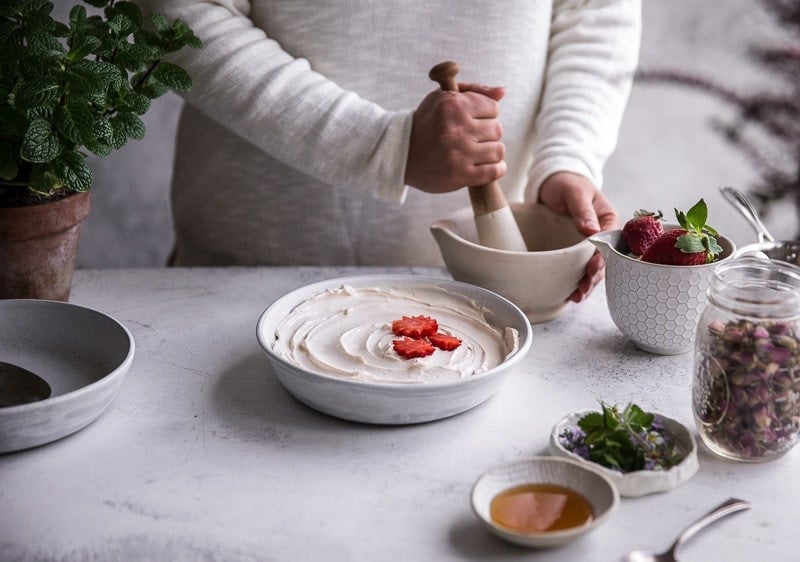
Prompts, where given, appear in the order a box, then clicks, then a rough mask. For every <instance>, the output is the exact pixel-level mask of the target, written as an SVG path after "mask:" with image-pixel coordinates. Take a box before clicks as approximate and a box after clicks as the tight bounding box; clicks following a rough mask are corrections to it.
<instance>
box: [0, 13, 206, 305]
mask: <svg viewBox="0 0 800 562" xmlns="http://www.w3.org/2000/svg"><path fill="white" fill-rule="evenodd" d="M83 2H84V4H87V5H89V7H90V9H89V10H87V8H86V6H84V5H81V4H76V5H75V6H73V7H72V9H71V10H70V12H69V21H67V22H60V21H56V20H55V19H54V18H53V17H52V15H51V13H52V11H53V4H52V3H51V2H49V1H47V0H0V264H2V267H0V298H47V299H54V300H67V299H68V298H69V289H70V284H71V280H72V271H73V269H74V263H75V256H76V253H77V242H78V237H79V232H80V224H81V222H82V221H83V220H84V219H85V217H86V216H87V215H88V213H89V210H90V198H89V190H90V188H91V186H92V171H91V168H90V166H89V164H88V161H87V158H88V155H89V153H93V154H96V155H97V156H100V157H106V156H108V155H109V154H111V152H112V151H114V150H117V149H119V148H121V147H122V146H124V145H125V144H126V143H127V142H128V140H130V139H141V138H143V137H144V134H145V126H144V123H143V122H142V120H141V118H140V116H141V115H144V114H145V113H146V112H147V111H148V109H149V108H150V102H151V100H153V99H155V98H157V97H159V96H161V95H163V94H165V93H167V92H168V91H170V90H175V91H182V92H185V91H188V90H189V89H190V88H191V86H192V82H191V78H190V77H189V75H188V74H187V73H186V72H185V71H184V70H183V69H182V68H180V67H179V66H177V65H175V64H172V63H169V62H165V61H164V60H163V59H164V57H165V56H166V55H167V54H169V53H172V52H175V51H178V50H180V49H183V48H184V47H187V46H188V47H192V48H199V47H201V43H200V40H199V39H198V38H197V37H196V36H195V35H194V34H193V32H192V30H191V29H189V27H188V26H187V25H186V24H185V23H184V22H182V21H180V20H176V21H174V22H169V21H167V20H166V19H165V18H164V17H163V16H161V15H159V14H157V13H152V14H150V15H149V17H148V18H145V17H144V16H143V14H142V12H141V11H140V9H139V8H138V7H137V6H136V5H135V4H133V3H132V2H126V1H116V0H83ZM92 8H95V10H92ZM148 20H149V21H148Z"/></svg>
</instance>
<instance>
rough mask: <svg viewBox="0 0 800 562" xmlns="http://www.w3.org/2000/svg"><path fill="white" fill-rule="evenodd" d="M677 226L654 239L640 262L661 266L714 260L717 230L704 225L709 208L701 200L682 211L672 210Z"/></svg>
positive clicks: (719, 250)
mask: <svg viewBox="0 0 800 562" xmlns="http://www.w3.org/2000/svg"><path fill="white" fill-rule="evenodd" d="M675 218H677V219H678V224H679V225H680V226H681V227H680V228H676V229H674V230H668V231H667V232H665V233H664V234H662V235H661V236H659V237H658V238H657V239H656V241H655V242H653V243H652V244H651V245H650V247H649V248H648V249H647V251H646V252H645V253H644V255H643V256H642V261H646V262H650V263H660V264H664V265H702V264H704V263H710V262H713V261H714V260H716V259H717V255H718V254H719V253H720V252H722V248H721V247H720V245H719V244H717V239H716V238H715V237H716V236H719V233H718V232H717V231H716V230H714V229H713V228H712V227H710V226H708V225H707V224H706V219H707V218H708V207H707V206H706V202H705V201H704V200H702V199H700V201H698V202H697V203H696V204H695V205H694V207H692V208H691V209H689V210H688V211H687V212H686V213H685V214H684V213H682V212H681V211H679V210H678V209H675Z"/></svg>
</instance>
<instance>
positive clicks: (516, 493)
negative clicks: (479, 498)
mask: <svg viewBox="0 0 800 562" xmlns="http://www.w3.org/2000/svg"><path fill="white" fill-rule="evenodd" d="M490 513H491V516H492V520H493V521H494V522H495V523H497V524H499V525H501V526H503V527H506V528H508V529H511V530H513V531H519V532H522V533H541V532H546V531H558V530H562V529H569V528H572V527H580V526H581V525H585V524H587V523H589V522H590V521H591V520H592V519H593V518H594V511H593V510H592V506H591V504H590V503H589V501H588V500H587V499H586V498H585V497H583V495H581V494H579V493H578V492H576V491H575V490H572V489H570V488H567V487H565V486H559V485H557V484H523V485H521V486H514V487H513V488H509V489H508V490H505V491H503V492H500V493H499V494H497V495H496V496H495V497H494V498H492V503H491V506H490Z"/></svg>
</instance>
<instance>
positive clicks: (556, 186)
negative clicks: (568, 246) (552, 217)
mask: <svg viewBox="0 0 800 562" xmlns="http://www.w3.org/2000/svg"><path fill="white" fill-rule="evenodd" d="M539 202H540V203H542V204H543V205H545V206H546V207H549V208H550V209H551V210H553V211H555V212H556V213H559V214H562V215H566V216H568V217H570V218H571V219H572V221H573V222H574V223H575V227H576V228H577V229H578V232H580V233H581V234H583V235H585V236H591V235H592V234H596V233H598V232H600V231H601V230H612V229H614V228H617V227H618V226H619V215H618V214H617V211H616V210H614V207H613V206H612V205H611V203H609V202H608V199H606V197H605V195H603V193H602V192H601V191H600V190H599V189H597V187H596V186H595V185H594V184H593V183H592V182H591V181H590V180H589V179H588V178H586V177H584V176H581V175H579V174H573V173H570V172H557V173H555V174H553V175H551V176H548V178H547V179H546V180H544V183H542V186H541V188H540V189H539ZM604 278H605V261H604V260H603V256H601V255H600V253H599V252H595V253H594V255H593V256H592V258H591V259H590V260H589V263H588V264H586V274H585V275H584V276H583V278H582V279H581V280H580V281H579V283H578V288H577V289H575V291H574V292H573V293H572V294H571V295H570V296H569V297H568V300H571V301H572V302H581V301H582V300H584V299H585V298H586V297H588V296H589V294H590V293H591V292H592V290H593V289H594V288H595V286H596V285H597V284H598V283H600V281H602V280H603V279H604Z"/></svg>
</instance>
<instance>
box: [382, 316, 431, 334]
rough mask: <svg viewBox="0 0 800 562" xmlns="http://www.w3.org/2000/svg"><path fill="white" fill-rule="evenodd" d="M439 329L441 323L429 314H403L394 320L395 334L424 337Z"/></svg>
mask: <svg viewBox="0 0 800 562" xmlns="http://www.w3.org/2000/svg"><path fill="white" fill-rule="evenodd" d="M438 329H439V323H438V322H437V321H436V320H435V319H434V318H431V317H429V316H403V317H402V318H401V319H400V320H395V321H394V322H392V332H394V333H395V335H397V336H406V337H409V338H424V337H425V336H430V335H431V334H435V333H436V331H437V330H438Z"/></svg>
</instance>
